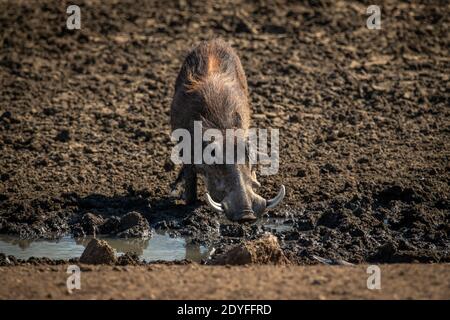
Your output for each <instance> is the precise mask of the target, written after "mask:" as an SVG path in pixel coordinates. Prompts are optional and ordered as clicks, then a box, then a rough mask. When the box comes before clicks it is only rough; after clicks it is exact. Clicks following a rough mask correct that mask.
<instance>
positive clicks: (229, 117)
mask: <svg viewBox="0 0 450 320" xmlns="http://www.w3.org/2000/svg"><path fill="white" fill-rule="evenodd" d="M194 121H202V126H203V129H207V128H212V129H217V130H220V131H222V132H225V131H226V129H242V130H241V132H242V134H241V136H236V138H233V144H235V148H237V147H236V144H237V143H238V142H239V141H247V140H248V139H247V138H248V136H247V135H248V129H249V126H250V107H249V103H248V88H247V79H246V77H245V73H244V70H243V68H242V65H241V61H240V59H239V57H238V56H237V54H236V52H235V51H234V50H233V49H232V48H231V46H230V45H228V44H227V43H225V42H224V41H222V40H211V41H205V42H202V43H200V44H199V45H198V46H197V47H195V48H194V49H193V50H192V51H191V52H190V53H189V54H188V56H187V57H186V59H185V60H184V63H183V65H182V67H181V70H180V72H179V74H178V77H177V80H176V83H175V94H174V97H173V101H172V106H171V125H172V130H176V129H179V128H182V129H186V130H188V131H189V132H190V133H191V135H190V136H191V137H194V134H193V132H194ZM225 135H226V134H224V136H225ZM192 139H193V138H192ZM246 139H247V140H246ZM195 143H202V141H193V140H192V145H194V144H195ZM202 147H203V146H202ZM223 149H225V147H223ZM246 154H247V155H248V153H246ZM197 174H199V175H200V176H202V177H203V179H204V181H205V185H206V188H207V190H208V193H207V194H206V200H207V202H208V204H209V205H210V206H211V207H212V208H213V209H214V210H217V211H219V212H224V213H225V214H226V216H227V217H228V218H229V219H230V220H233V221H239V222H245V221H253V220H255V219H256V217H257V215H260V214H261V213H263V212H264V210H266V209H270V208H273V207H275V206H276V205H277V204H278V203H280V202H281V200H282V199H283V197H284V195H285V188H284V186H281V189H280V191H279V193H278V195H277V196H276V197H275V198H273V199H271V200H265V199H264V198H262V197H261V196H259V195H258V194H256V193H255V191H254V189H255V188H257V187H259V186H260V184H259V182H258V181H257V179H256V170H255V166H253V167H252V166H251V164H250V162H248V163H247V162H245V163H244V164H242V163H241V164H239V163H237V162H234V163H233V164H227V163H223V164H204V163H202V164H195V163H193V162H190V163H189V164H186V163H184V164H183V167H182V169H181V171H180V174H179V175H178V178H177V180H176V181H175V183H174V184H173V186H177V185H178V183H179V182H181V181H183V180H184V187H185V189H184V198H185V200H186V202H187V203H193V202H195V201H196V199H197Z"/></svg>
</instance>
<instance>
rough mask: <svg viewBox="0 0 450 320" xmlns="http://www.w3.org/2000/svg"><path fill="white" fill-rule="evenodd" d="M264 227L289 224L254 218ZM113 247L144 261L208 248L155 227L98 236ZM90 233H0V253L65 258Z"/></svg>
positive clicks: (205, 253) (199, 255)
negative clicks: (139, 234)
mask: <svg viewBox="0 0 450 320" xmlns="http://www.w3.org/2000/svg"><path fill="white" fill-rule="evenodd" d="M258 224H261V225H263V226H264V227H265V229H266V230H273V231H285V230H289V229H290V228H292V225H291V224H288V223H286V219H273V218H272V219H262V220H260V221H259V222H258ZM97 238H98V239H102V240H105V241H106V242H108V244H109V245H110V246H111V247H112V248H114V249H115V250H116V252H117V254H118V255H122V254H124V253H126V252H134V253H136V254H138V255H139V257H140V258H141V259H143V260H145V261H146V262H151V261H157V260H162V261H174V260H183V259H189V260H191V261H196V262H200V261H201V260H202V259H207V258H208V257H209V254H210V253H211V250H212V248H208V247H206V246H202V245H199V244H192V243H191V242H190V241H189V239H187V238H184V237H173V236H170V235H169V234H168V233H165V232H161V231H155V232H153V235H152V237H151V238H150V239H145V240H144V239H121V238H109V237H101V236H98V237H97ZM91 239H92V238H91V237H85V238H73V237H71V236H66V237H62V238H60V239H57V240H44V239H37V240H29V239H20V238H19V237H17V236H10V235H0V253H3V254H5V255H12V256H15V257H16V258H19V259H28V258H30V257H36V258H43V257H46V258H50V259H55V260H56V259H63V260H68V259H71V258H79V257H80V256H81V254H82V253H83V251H84V249H85V248H86V246H87V245H88V243H89V241H90V240H91Z"/></svg>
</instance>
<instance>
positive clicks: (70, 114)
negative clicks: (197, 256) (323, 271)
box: [0, 0, 450, 264]
mask: <svg viewBox="0 0 450 320" xmlns="http://www.w3.org/2000/svg"><path fill="white" fill-rule="evenodd" d="M425 3H428V4H425ZM77 4H79V5H80V7H81V14H82V28H81V30H73V31H70V30H67V29H66V17H67V14H66V13H65V10H66V8H67V5H68V2H66V1H23V0H22V1H12V0H11V1H9V0H6V1H5V0H2V1H0V26H1V27H0V43H1V46H0V48H1V49H0V177H1V179H0V233H2V234H14V235H20V236H21V237H23V238H34V237H38V238H42V237H45V238H47V237H48V238H54V237H59V236H61V235H63V234H67V233H69V234H73V235H76V236H83V235H84V234H89V233H93V232H97V233H98V232H105V233H108V232H113V231H111V230H113V229H114V228H116V229H114V230H115V231H114V232H116V233H117V232H118V230H117V225H118V223H119V222H118V221H119V220H120V218H121V217H123V216H124V215H125V214H127V213H129V212H133V211H134V212H138V213H140V214H141V215H142V216H143V217H144V218H145V219H146V220H147V221H148V222H149V224H150V226H151V227H153V228H161V229H167V230H168V232H171V233H173V234H174V235H176V234H180V235H184V236H189V237H191V238H190V241H192V242H196V243H207V244H209V245H213V246H214V247H216V248H217V252H221V251H223V250H225V248H226V247H227V246H229V245H231V244H234V243H238V242H241V241H243V240H244V239H253V238H257V237H259V236H260V235H261V234H262V233H264V232H271V230H265V229H264V227H261V226H258V225H256V224H255V225H239V224H235V223H232V222H230V221H227V220H226V219H225V218H223V217H221V216H220V215H219V214H217V213H214V212H212V211H211V210H210V209H209V208H207V206H206V205H205V202H204V201H203V199H204V198H203V196H201V197H200V200H199V202H198V203H197V204H196V205H194V206H190V207H186V206H184V204H183V203H182V202H181V201H178V200H174V199H171V198H170V197H169V196H168V194H169V184H170V183H171V182H172V181H173V180H174V179H175V176H176V169H177V168H174V166H173V165H172V164H171V162H170V160H169V156H170V152H171V142H170V138H169V134H170V129H169V106H170V102H171V98H172V94H173V86H174V81H175V77H176V75H177V72H178V70H179V68H180V65H181V63H182V60H183V57H184V55H185V54H186V53H187V52H188V50H189V48H191V47H192V46H193V45H195V44H196V43H198V42H199V41H200V40H204V39H209V38H213V37H222V38H224V39H225V40H226V41H229V42H230V43H231V44H232V45H233V46H234V47H235V48H236V50H237V51H238V54H239V55H240V57H241V59H242V63H243V66H244V69H245V71H246V73H247V77H248V81H249V88H250V97H251V102H252V109H253V126H254V127H265V128H279V129H280V152H281V155H280V171H279V173H278V174H277V175H275V176H268V177H264V176H262V177H260V182H261V183H262V187H261V190H260V193H261V194H262V195H264V196H265V197H266V198H268V197H273V196H274V195H275V194H276V192H277V191H278V188H279V186H280V184H282V183H283V184H284V185H285V186H286V189H287V196H286V198H285V200H284V202H283V206H281V207H279V208H277V209H276V210H275V211H273V212H269V215H270V216H278V217H280V216H281V217H287V218H288V219H287V221H286V223H287V224H289V225H291V226H292V228H291V229H290V230H287V231H283V232H273V233H275V234H276V235H277V236H278V237H279V239H280V240H281V244H282V248H283V250H284V252H285V254H286V255H287V256H288V257H289V259H290V260H291V261H292V262H294V263H299V264H312V263H319V262H318V261H317V260H316V259H315V258H313V256H319V257H322V258H326V259H334V260H336V261H338V260H344V261H348V262H352V263H362V262H382V263H392V262H450V254H449V249H450V241H449V232H450V227H449V226H450V221H449V220H450V199H449V196H450V186H449V182H450V172H449V171H450V165H449V162H448V160H449V156H450V144H449V137H450V121H449V120H450V109H449V102H450V95H449V93H448V92H449V74H450V58H449V57H450V56H449V48H450V44H449V37H448V30H449V29H450V21H449V20H450V19H449V16H448V14H446V13H447V12H449V5H448V3H447V2H446V1H432V2H431V4H430V2H423V3H421V2H420V1H414V2H413V3H406V2H401V1H381V7H382V29H381V30H369V29H367V28H366V26H365V25H366V19H367V15H366V14H365V10H366V8H367V4H364V3H360V2H354V1H348V2H346V1H345V2H344V1H307V2H305V3H303V4H297V3H282V2H280V3H278V4H277V3H274V2H272V1H267V2H265V1H263V2H259V4H252V3H240V1H233V2H227V1H225V2H221V3H220V4H219V3H216V4H212V3H206V2H205V1H195V2H193V3H192V4H191V3H189V4H187V2H185V1H161V2H152V1H140V0H138V1H135V0H133V1H101V2H100V1H77ZM370 4H372V3H370ZM200 190H203V189H200ZM88 213H90V215H87V214H88ZM106 222H108V223H109V224H108V225H106V226H104V224H105V223H106ZM111 225H112V226H113V227H111ZM102 226H103V227H102ZM111 228H112V229H111ZM101 230H103V231H101ZM132 234H133V233H132ZM137 235H139V230H137Z"/></svg>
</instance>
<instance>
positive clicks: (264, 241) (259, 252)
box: [212, 235, 289, 265]
mask: <svg viewBox="0 0 450 320" xmlns="http://www.w3.org/2000/svg"><path fill="white" fill-rule="evenodd" d="M288 263H289V260H288V259H287V258H286V256H285V255H284V253H283V250H282V249H281V247H280V244H279V243H278V239H277V237H275V236H274V235H265V236H263V237H262V238H259V239H257V240H253V241H245V242H244V243H242V244H240V245H238V246H236V247H234V248H232V249H230V250H229V251H227V252H226V253H224V254H223V255H221V256H219V257H217V258H216V259H214V260H213V262H212V264H221V265H226V264H228V265H243V264H277V265H283V264H288Z"/></svg>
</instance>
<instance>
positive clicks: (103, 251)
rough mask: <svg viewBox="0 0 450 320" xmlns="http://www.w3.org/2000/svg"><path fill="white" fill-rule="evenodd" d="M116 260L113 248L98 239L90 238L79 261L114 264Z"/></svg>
mask: <svg viewBox="0 0 450 320" xmlns="http://www.w3.org/2000/svg"><path fill="white" fill-rule="evenodd" d="M116 261H117V258H116V252H115V250H114V249H113V248H111V247H110V246H109V244H108V243H107V242H106V241H103V240H98V239H92V240H91V241H90V242H89V244H88V245H87V247H86V249H84V251H83V254H82V255H81V257H80V262H81V263H86V264H115V263H116Z"/></svg>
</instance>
